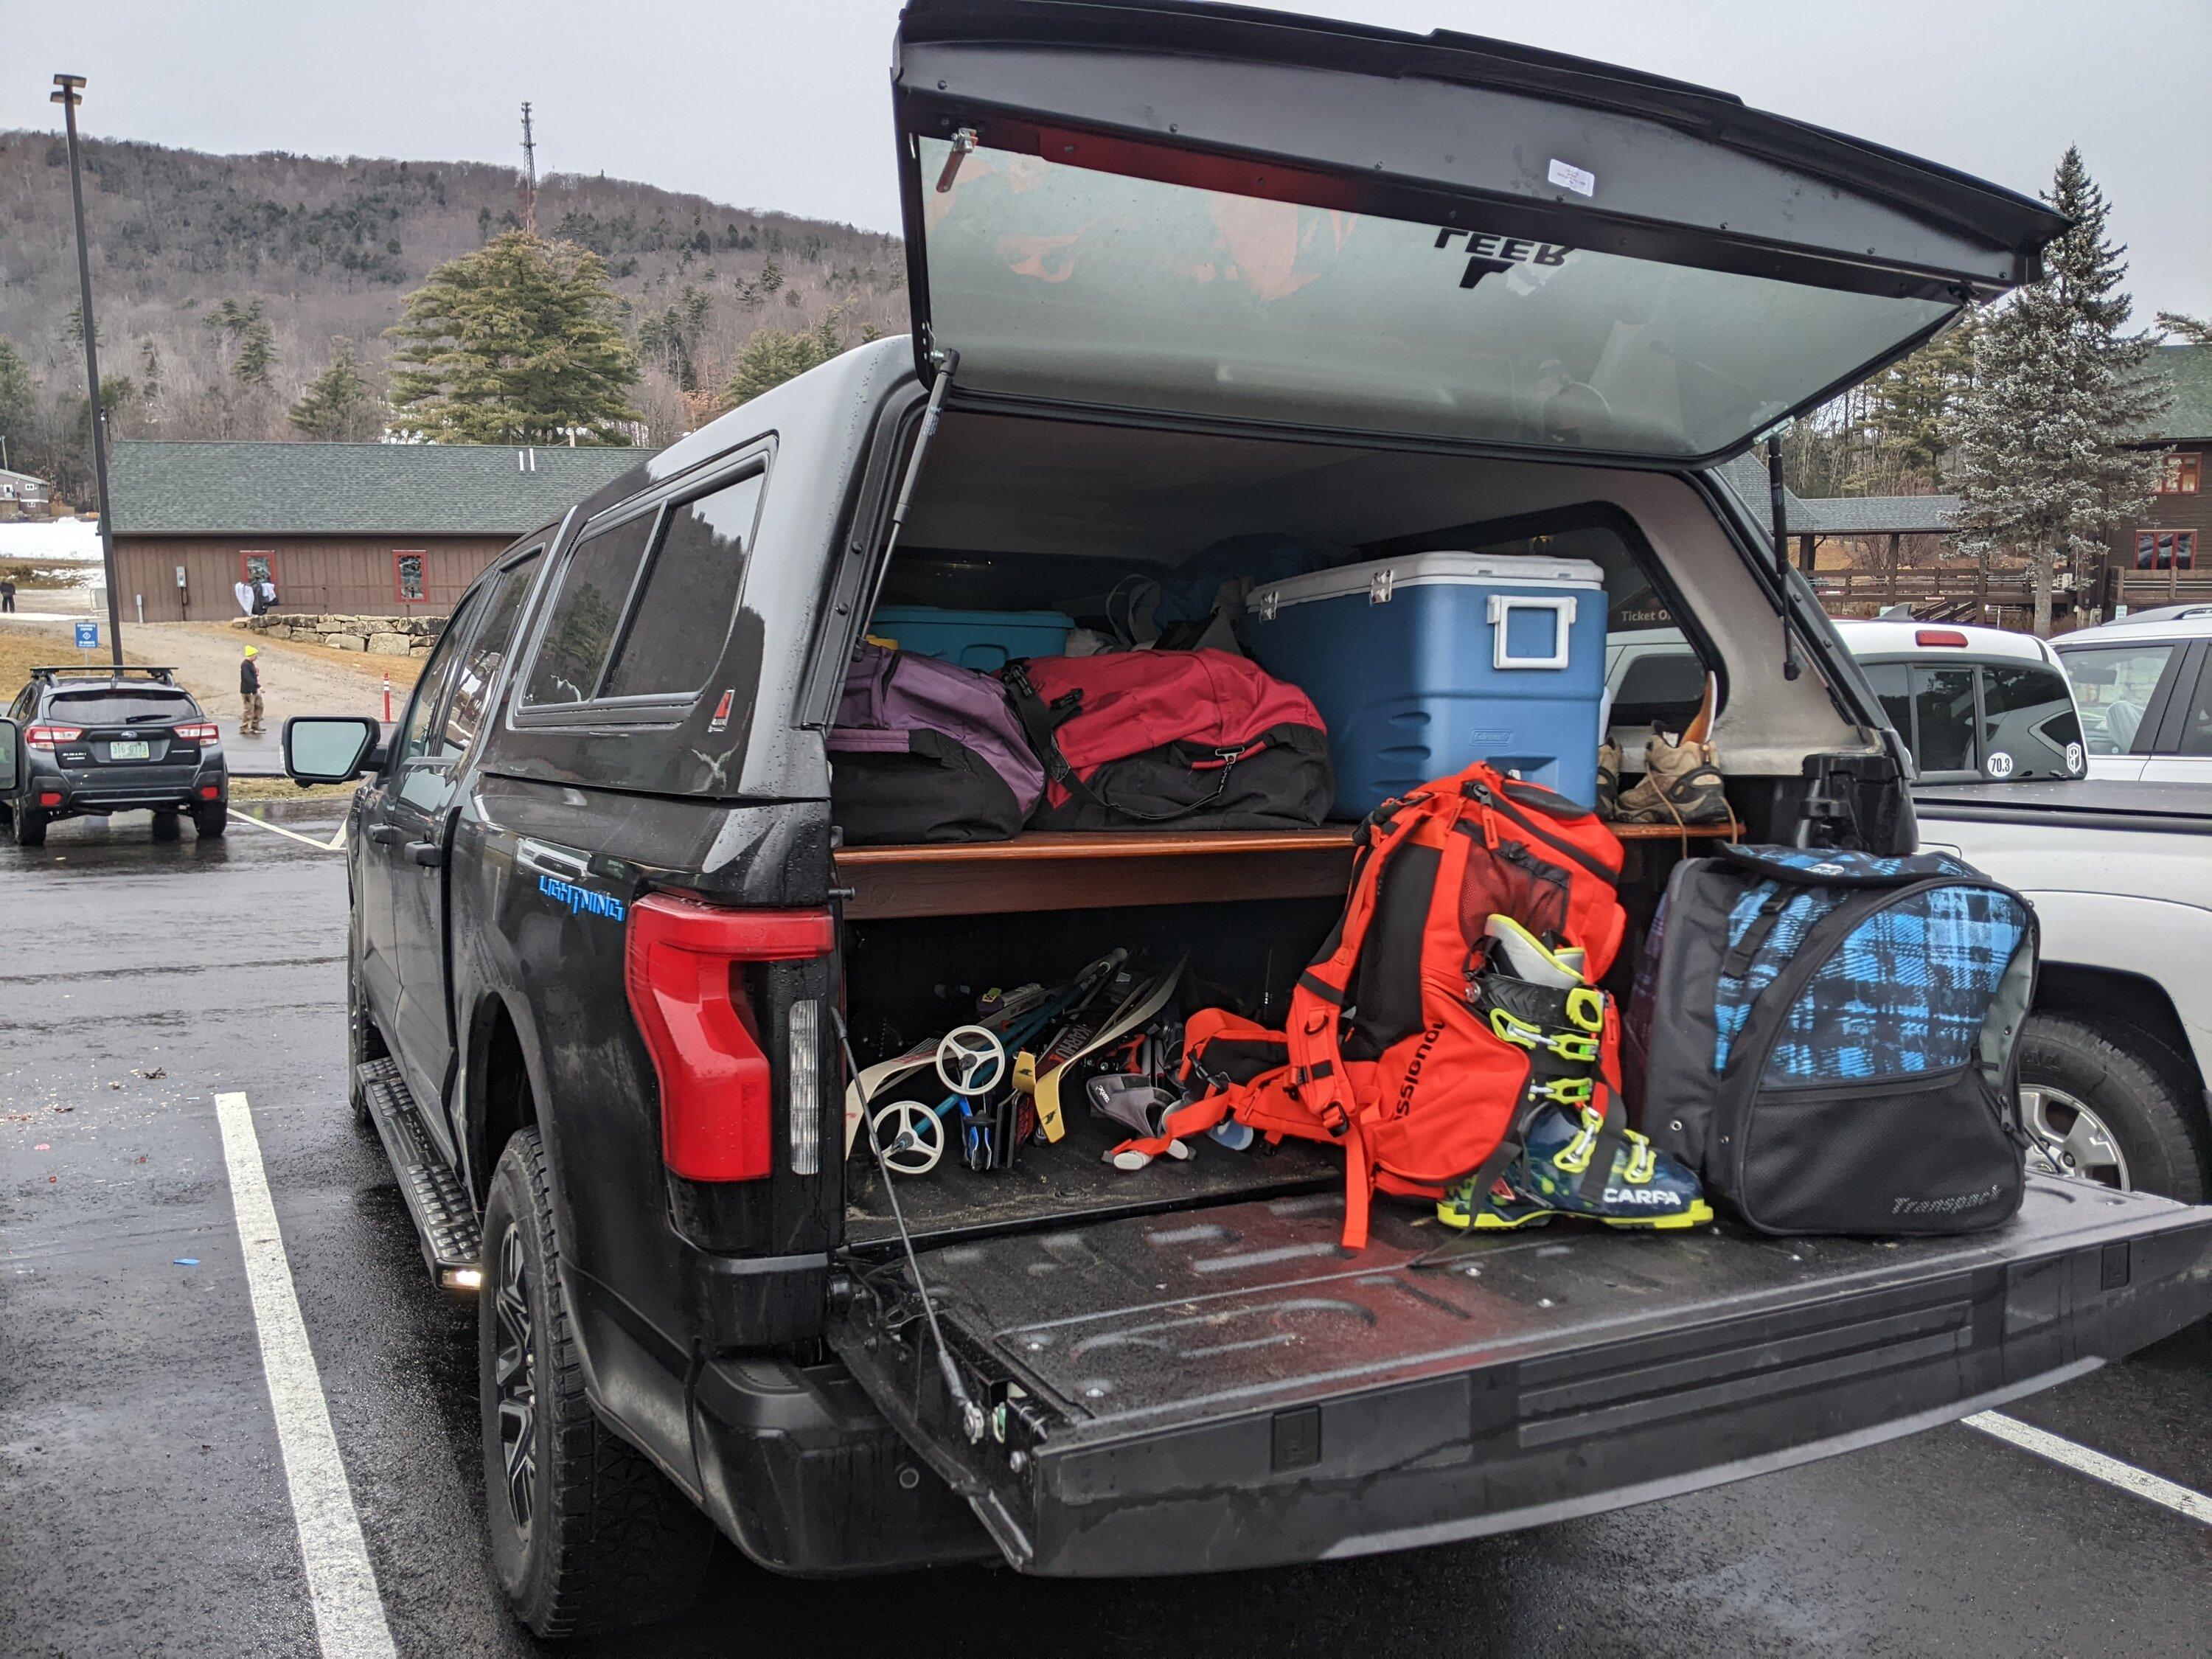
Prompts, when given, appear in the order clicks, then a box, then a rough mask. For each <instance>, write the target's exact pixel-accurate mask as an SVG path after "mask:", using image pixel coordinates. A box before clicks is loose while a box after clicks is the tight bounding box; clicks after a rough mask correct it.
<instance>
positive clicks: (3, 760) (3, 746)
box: [0, 720, 16, 792]
mask: <svg viewBox="0 0 2212 1659" xmlns="http://www.w3.org/2000/svg"><path fill="white" fill-rule="evenodd" d="M15 778H16V766H15V721H13V720H0V792H5V791H7V790H9V789H13V788H14V787H15Z"/></svg>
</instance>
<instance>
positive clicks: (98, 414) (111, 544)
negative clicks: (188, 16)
mask: <svg viewBox="0 0 2212 1659" xmlns="http://www.w3.org/2000/svg"><path fill="white" fill-rule="evenodd" d="M83 88H84V76H82V75H57V76H54V90H53V93H52V102H54V103H57V104H59V105H60V106H62V120H63V124H64V125H65V126H66V127H67V128H68V130H69V158H70V197H72V198H73V199H74V201H75V202H76V282H77V293H78V295H79V300H78V311H77V315H78V317H79V318H80V319H82V321H83V324H84V379H85V385H86V386H87V388H88V391H89V393H90V395H91V398H92V410H91V418H90V422H89V424H90V426H91V428H92V477H93V483H94V485H95V486H96V487H97V489H98V490H99V492H100V568H102V569H103V570H105V571H106V573H107V652H108V657H109V659H110V660H111V661H112V662H113V663H114V665H116V666H117V667H118V668H120V667H122V666H123V596H122V594H121V592H119V591H118V589H119V588H120V586H121V584H120V583H119V582H118V581H117V580H116V577H115V520H114V515H113V514H112V513H110V512H109V510H108V506H107V432H106V420H105V418H104V416H103V414H102V411H101V410H100V343H99V338H98V337H99V333H100V331H99V330H98V328H96V327H95V326H94V324H93V320H92V248H91V245H90V244H89V243H88V242H87V241H86V240H85V235H84V173H83V170H82V168H81V167H79V166H78V165H77V157H76V106H78V105H79V104H81V103H82V102H83V101H84V91H83Z"/></svg>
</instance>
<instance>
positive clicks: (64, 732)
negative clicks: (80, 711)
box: [23, 726, 84, 751]
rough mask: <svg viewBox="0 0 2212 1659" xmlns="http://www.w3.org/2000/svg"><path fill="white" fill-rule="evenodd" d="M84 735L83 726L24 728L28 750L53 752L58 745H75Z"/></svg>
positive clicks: (24, 738) (25, 743)
mask: <svg viewBox="0 0 2212 1659" xmlns="http://www.w3.org/2000/svg"><path fill="white" fill-rule="evenodd" d="M83 735H84V727H82V726H25V727H24V728H23V744H24V746H25V747H26V748H30V749H44V750H49V751H51V750H52V749H53V748H54V747H55V746H56V745H58V744H64V743H75V742H76V740H77V739H78V738H81V737H82V736H83Z"/></svg>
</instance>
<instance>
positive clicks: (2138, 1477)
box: [1960, 1412, 2212, 1527]
mask: <svg viewBox="0 0 2212 1659" xmlns="http://www.w3.org/2000/svg"><path fill="white" fill-rule="evenodd" d="M1960 1420H1961V1421H1963V1422H1964V1423H1965V1424H1966V1426H1967V1427H1968V1428H1970V1429H1979V1430H1980V1431H1982V1432H1983V1433H1984V1434H1986V1435H1993V1436H1995V1437H1996V1438H1997V1439H1999V1440H2002V1441H2005V1442H2006V1443H2008V1444H2011V1445H2015V1446H2017V1447H2019V1448H2020V1449H2021V1450H2022V1451H2027V1452H2033V1453H2034V1454H2035V1455H2037V1456H2038V1457H2043V1458H2048V1459H2049V1460H2050V1461H2051V1462H2053V1463H2059V1464H2063V1465H2064V1466H2065V1467H2066V1468H2069V1469H2072V1470H2074V1471H2075V1472H2076V1473H2077V1474H2086V1475H2087V1476H2088V1477H2089V1478H2090V1479H2091V1480H2101V1481H2103V1482H2104V1483H2105V1484H2106V1486H2116V1487H2118V1489H2119V1490H2120V1491H2122V1492H2132V1493H2133V1494H2134V1495H2135V1496H2136V1497H2137V1498H2148V1499H2149V1500H2150V1501H2151V1502H2152V1503H2154V1504H2162V1505H2164V1506H2165V1507H2166V1508H2167V1509H2169V1510H2172V1511H2173V1512H2174V1513H2175V1514H2177V1515H2185V1516H2188V1517H2189V1518H2190V1519H2191V1520H2192V1521H2198V1522H2203V1524H2204V1525H2206V1526H2208V1527H2212V1498H2207V1497H2206V1496H2205V1495H2204V1494H2203V1492H2196V1491H2193V1490H2191V1488H2190V1487H2187V1486H2182V1485H2181V1484H2180V1483H2179V1482H2178V1481H2173V1480H2166V1478H2165V1477H2164V1476H2162V1475H2156V1474H2151V1473H2150V1472H2149V1471H2148V1469H2139V1468H2136V1467H2135V1465H2134V1464H2132V1463H2123V1462H2120V1460H2119V1459H2118V1458H2117V1457H2107V1456H2106V1455H2105V1454H2104V1453H2102V1452H2100V1451H2093V1450H2091V1449H2089V1448H2088V1447H2087V1446H2084V1445H2081V1444H2080V1443H2077V1442H2075V1441H2072V1440H2069V1439H2066V1438H2065V1437H2063V1436H2061V1435H2056V1434H2052V1433H2051V1432H2050V1431H2047V1430H2044V1429H2039V1428H2036V1427H2035V1426H2033V1425H2032V1424H2027V1423H2023V1422H2021V1420H2020V1419H2018V1418H2016V1417H2007V1416H2006V1415H2005V1414H2004V1413H2002V1412H1976V1413H1974V1414H1973V1415H1972V1417H1968V1418H1964V1419H1960Z"/></svg>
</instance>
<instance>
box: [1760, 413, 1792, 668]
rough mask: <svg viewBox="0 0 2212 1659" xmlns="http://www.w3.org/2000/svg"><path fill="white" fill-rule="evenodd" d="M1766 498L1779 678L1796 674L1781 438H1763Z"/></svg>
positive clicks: (1771, 436) (1788, 538) (1788, 535)
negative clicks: (1778, 624) (1778, 611)
mask: <svg viewBox="0 0 2212 1659" xmlns="http://www.w3.org/2000/svg"><path fill="white" fill-rule="evenodd" d="M1766 500H1767V507H1768V510H1769V511H1770V512H1771V513H1772V515H1773V523H1774V597H1775V599H1776V600H1777V602H1778V603H1779V604H1780V605H1781V607H1782V678H1784V679H1785V680H1794V679H1796V678H1797V629H1796V617H1794V616H1793V615H1792V614H1791V612H1790V526H1789V525H1788V524H1787V522H1785V520H1786V518H1787V515H1786V514H1785V513H1784V511H1783V507H1782V438H1781V435H1780V434H1778V433H1777V434H1772V435H1769V436H1768V438H1767V440H1766Z"/></svg>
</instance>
